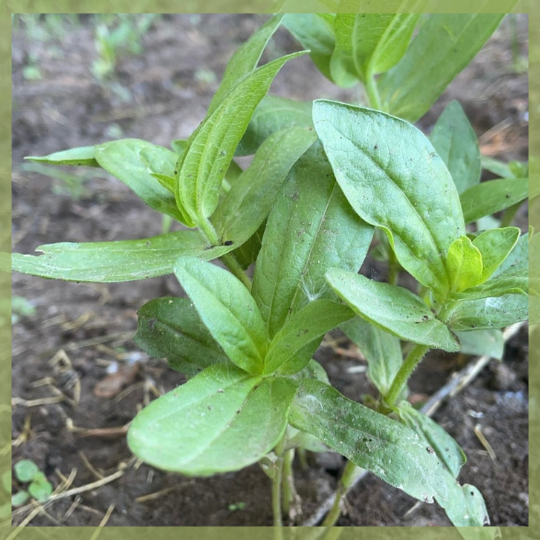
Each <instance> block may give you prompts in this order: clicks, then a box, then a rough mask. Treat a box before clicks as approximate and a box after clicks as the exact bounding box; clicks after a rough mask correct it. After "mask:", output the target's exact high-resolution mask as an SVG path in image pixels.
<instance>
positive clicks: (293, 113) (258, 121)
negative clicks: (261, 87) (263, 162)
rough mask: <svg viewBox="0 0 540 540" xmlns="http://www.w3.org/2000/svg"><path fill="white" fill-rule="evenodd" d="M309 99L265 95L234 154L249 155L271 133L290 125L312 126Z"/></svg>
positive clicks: (311, 104)
mask: <svg viewBox="0 0 540 540" xmlns="http://www.w3.org/2000/svg"><path fill="white" fill-rule="evenodd" d="M312 106H313V103H312V102H311V101H295V100H293V99H286V98H282V97H278V96H269V95H266V96H264V98H263V99H262V101H261V102H260V103H259V105H257V108H256V109H255V112H254V113H253V116H252V117H251V120H250V122H249V125H248V127H247V130H246V132H245V133H244V136H243V137H242V140H241V141H240V143H239V145H238V146H237V148H236V153H235V155H237V156H249V155H251V154H254V153H255V152H256V151H257V148H259V146H261V144H262V143H263V142H264V141H265V140H266V139H267V138H268V137H270V135H272V133H275V132H276V131H281V130H282V129H285V128H290V127H295V126H298V127H305V128H310V127H313V120H312V119H311V108H312Z"/></svg>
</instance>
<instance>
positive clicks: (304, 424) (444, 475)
mask: <svg viewBox="0 0 540 540" xmlns="http://www.w3.org/2000/svg"><path fill="white" fill-rule="evenodd" d="M289 421H290V423H291V425H292V426H293V427H295V428H296V429H299V430H301V431H305V432H307V433H310V434H312V435H314V436H315V437H318V438H319V439H321V440H322V441H323V442H324V443H325V444H327V445H328V446H329V447H330V448H332V449H333V450H334V451H336V452H339V453H340V454H342V455H344V456H345V457H346V458H348V459H349V460H351V461H352V462H353V463H354V464H355V465H357V466H358V467H362V468H364V469H368V470H369V471H371V472H373V473H374V474H375V475H377V476H378V477H379V478H381V479H382V480H384V481H385V482H387V483H388V484H390V485H392V486H395V487H397V488H399V489H401V490H403V491H405V493H408V494H409V495H411V496H412V497H415V498H416V499H419V500H421V501H424V502H428V503H431V502H433V500H434V499H435V500H436V501H437V502H438V503H439V504H440V505H441V506H442V507H443V508H445V510H446V511H447V514H448V516H449V518H450V519H451V520H452V522H453V523H454V525H456V526H481V525H483V523H484V521H485V518H486V516H487V513H486V512H485V505H484V503H483V500H482V497H481V495H480V496H478V497H477V501H476V506H474V505H473V504H472V503H471V501H470V500H469V498H468V497H467V492H466V490H465V489H464V488H465V486H460V485H459V484H458V483H457V482H456V480H455V478H454V477H453V475H452V474H451V473H450V472H449V471H448V469H447V468H446V467H445V466H444V465H443V464H442V463H441V462H440V461H439V458H438V456H437V455H436V454H435V452H433V451H430V448H429V447H428V446H427V445H426V443H425V441H424V440H423V439H421V438H420V437H418V435H417V434H416V433H415V432H414V431H413V430H412V429H410V428H408V427H406V426H404V425H403V424H400V423H398V422H395V421H394V420H391V419H389V418H387V417H386V416H384V415H382V414H379V413H377V412H375V411H373V410H372V409H369V408H368V407H364V406H363V405H360V404H359V403H355V402H354V401H351V400H349V399H347V398H346V397H344V396H342V395H341V394H340V393H339V392H338V391H337V390H335V389H334V388H332V387H331V386H329V385H327V384H324V383H321V382H319V381H314V380H305V381H302V383H301V385H300V388H299V390H298V392H297V393H296V395H295V398H294V401H293V404H292V406H291V411H290V415H289ZM473 489H475V488H473ZM475 493H477V494H478V495H479V493H478V491H477V490H475ZM472 502H474V499H473V500H472Z"/></svg>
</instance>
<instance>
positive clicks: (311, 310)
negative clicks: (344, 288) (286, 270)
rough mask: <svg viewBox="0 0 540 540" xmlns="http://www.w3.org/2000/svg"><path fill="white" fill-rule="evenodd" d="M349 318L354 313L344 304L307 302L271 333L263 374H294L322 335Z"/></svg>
mask: <svg viewBox="0 0 540 540" xmlns="http://www.w3.org/2000/svg"><path fill="white" fill-rule="evenodd" d="M352 317H354V313H353V312H352V311H351V310H350V309H349V308H348V307H347V306H345V305H343V304H338V303H337V302H333V301H332V300H324V299H322V300H315V301H314V302H310V303H309V304H308V305H307V306H306V307H304V308H303V309H301V310H300V311H299V312H298V313H296V314H295V315H293V316H292V317H291V318H290V319H289V320H288V321H287V322H286V323H285V326H283V328H282V329H281V330H280V331H279V332H278V333H277V334H276V335H275V337H274V339H273V340H272V342H271V343H270V347H269V348H268V354H267V355H266V359H265V361H264V371H263V373H265V374H270V373H274V372H275V371H279V373H282V374H285V375H292V374H294V373H297V372H298V371H300V370H301V369H303V368H304V367H305V366H306V365H307V364H308V363H309V361H310V359H311V356H312V355H313V353H314V352H315V350H316V349H317V347H318V346H319V344H320V342H321V339H322V338H323V336H324V334H326V332H329V331H330V330H333V329H334V328H337V327H338V326H339V325H340V324H342V323H343V322H345V321H347V320H349V319H351V318H352ZM310 345H311V347H310Z"/></svg>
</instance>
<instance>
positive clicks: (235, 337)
mask: <svg viewBox="0 0 540 540" xmlns="http://www.w3.org/2000/svg"><path fill="white" fill-rule="evenodd" d="M174 273H175V274H176V277H177V278H178V281H180V285H182V287H183V288H184V290H185V291H186V293H187V295H188V296H189V297H190V299H191V301H192V302H193V304H194V306H195V309H196V310H197V312H198V313H199V316H200V318H201V320H202V321H203V323H204V324H205V325H206V327H207V328H208V330H209V331H210V333H211V334H212V336H213V337H214V339H215V340H216V341H217V342H218V343H219V344H220V345H221V347H222V348H223V350H224V351H225V353H226V354H227V356H228V357H229V358H230V359H231V360H232V362H233V363H235V364H236V365H237V366H238V367H240V368H242V369H244V370H245V371H247V372H248V373H252V374H260V373H262V371H263V361H264V358H265V356H266V351H267V347H268V334H267V333H266V328H265V326H264V323H263V320H262V317H261V314H260V313H259V310H258V308H257V305H256V303H255V300H254V299H253V297H252V296H251V295H250V294H249V291H248V290H247V289H246V287H245V286H244V285H243V284H242V283H241V282H240V281H239V280H238V279H237V278H236V277H234V276H233V275H232V274H231V273H229V272H228V271H227V270H223V269H222V268H219V267H217V266H214V265H213V264H210V263H208V262H205V261H201V260H200V259H197V258H195V257H181V258H180V259H178V261H176V263H175V265H174Z"/></svg>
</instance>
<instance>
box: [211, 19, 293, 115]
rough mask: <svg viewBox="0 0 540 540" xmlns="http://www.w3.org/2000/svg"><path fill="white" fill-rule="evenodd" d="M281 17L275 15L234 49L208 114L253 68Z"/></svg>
mask: <svg viewBox="0 0 540 540" xmlns="http://www.w3.org/2000/svg"><path fill="white" fill-rule="evenodd" d="M282 19H283V15H275V16H274V17H272V18H271V19H270V20H269V21H267V22H266V23H265V24H263V25H262V26H261V27H260V28H259V29H258V30H257V31H256V32H255V33H254V34H252V35H251V37H250V38H249V39H248V40H247V41H246V42H245V43H243V44H242V45H241V46H240V47H238V49H236V51H235V53H234V54H233V56H232V57H231V59H230V60H229V62H228V63H227V67H226V68H225V73H223V79H222V80H221V84H220V86H219V88H218V90H217V92H216V93H215V94H214V97H213V98H212V101H211V103H210V106H209V107H208V115H210V114H212V112H214V111H215V110H216V109H217V108H218V107H219V106H220V105H221V103H222V102H223V101H224V99H225V98H226V97H227V96H228V94H230V93H231V91H232V90H233V89H234V88H235V86H236V85H237V84H238V82H239V81H240V79H242V78H243V77H245V76H246V75H249V74H250V73H252V72H253V71H254V70H255V68H256V67H257V64H258V63H259V60H260V58H261V55H262V53H263V51H264V49H265V48H266V45H267V44H268V41H269V40H270V38H271V37H272V36H273V35H274V32H275V31H276V30H277V29H278V28H279V25H280V24H281V21H282Z"/></svg>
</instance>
